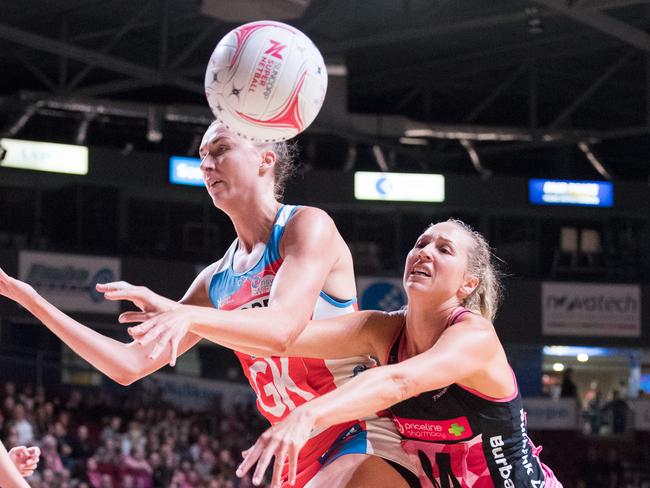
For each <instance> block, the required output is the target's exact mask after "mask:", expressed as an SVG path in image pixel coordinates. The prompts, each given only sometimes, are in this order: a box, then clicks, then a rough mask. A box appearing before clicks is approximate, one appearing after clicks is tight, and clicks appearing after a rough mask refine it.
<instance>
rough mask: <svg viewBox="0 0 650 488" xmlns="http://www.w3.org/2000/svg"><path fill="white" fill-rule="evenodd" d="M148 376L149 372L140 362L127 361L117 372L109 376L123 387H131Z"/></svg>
mask: <svg viewBox="0 0 650 488" xmlns="http://www.w3.org/2000/svg"><path fill="white" fill-rule="evenodd" d="M146 375H147V370H146V368H145V365H144V364H140V361H137V360H135V361H126V362H125V364H123V365H121V366H120V367H119V368H118V369H116V370H115V371H112V372H111V374H109V376H110V378H111V379H112V380H113V381H115V382H116V383H118V384H120V385H122V386H129V385H132V384H133V383H135V382H136V381H138V380H139V379H141V378H144V377H145V376H146Z"/></svg>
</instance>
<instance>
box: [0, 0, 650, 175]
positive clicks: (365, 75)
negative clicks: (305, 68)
mask: <svg viewBox="0 0 650 488" xmlns="http://www.w3.org/2000/svg"><path fill="white" fill-rule="evenodd" d="M649 3H650V2H649V1H638V0H637V1H635V0H535V1H523V2H522V1H518V0H372V1H369V0H365V1H362V0H353V1H350V0H311V1H310V0H239V1H234V0H229V1H228V2H226V1H220V0H203V1H194V0H175V1H173V0H143V1H141V2H133V1H131V0H58V1H56V2H54V1H51V0H22V1H20V2H16V1H9V0H0V11H1V12H2V16H1V17H0V73H1V74H2V75H1V76H0V124H1V125H0V128H1V130H2V134H3V135H4V136H5V137H16V138H25V139H41V140H42V139H47V140H53V141H60V142H78V143H87V144H94V145H105V146H116V147H120V148H123V149H125V150H131V149H133V148H135V149H142V150H153V151H165V152H169V153H176V154H185V153H190V154H191V153H194V152H195V151H196V146H197V144H198V141H199V137H200V134H201V133H202V131H203V130H204V128H205V126H206V124H207V123H208V121H209V120H210V114H209V111H208V110H207V104H206V102H205V99H204V95H203V86H202V85H203V74H204V70H205V65H206V63H207V60H208V58H209V56H210V53H211V52H212V49H213V48H214V45H215V44H216V42H217V41H218V40H219V39H220V38H221V36H223V35H224V34H225V33H226V32H228V31H229V30H230V29H232V28H233V27H235V26H236V25H238V24H240V23H242V22H244V21H250V20H258V19H261V18H275V19H278V20H281V19H284V20H285V21H286V22H288V23H291V24H293V25H294V26H296V27H298V28H300V29H302V30H303V31H305V32H306V33H307V34H308V35H309V36H310V37H311V38H312V39H313V40H314V42H315V43H316V45H317V46H318V47H319V48H320V49H321V51H322V52H323V54H324V56H325V58H326V62H327V63H328V65H329V66H330V67H331V69H332V75H331V77H330V92H329V94H328V99H327V102H326V107H325V108H324V109H323V112H322V113H321V115H319V117H318V119H317V121H316V123H315V124H314V126H313V127H312V128H310V129H309V130H308V132H307V133H305V134H304V135H302V136H301V137H300V145H301V149H302V154H303V159H304V160H305V162H306V163H307V166H308V167H318V168H333V169H341V170H351V169H353V168H357V169H359V168H363V169H376V168H382V169H387V168H388V169H394V170H404V171H443V172H458V173H468V172H479V173H481V174H483V175H484V176H485V177H489V175H490V174H503V175H524V176H548V177H556V178H560V177H564V178H590V179H600V178H603V177H611V178H613V179H627V180H629V179H636V180H639V179H641V180H643V181H647V182H649V183H650V180H649V175H650V162H649V159H648V155H649V154H650V143H649V142H650V138H649V137H648V136H649V133H650V34H648V32H647V31H648V27H650V6H649V5H648V4H649ZM337 73H338V74H337ZM346 102H347V103H346ZM158 121H162V122H161V124H160V125H158ZM158 128H159V129H160V130H161V132H162V140H160V142H152V141H151V140H148V138H147V135H148V134H149V136H151V135H152V134H151V132H152V129H158ZM154 132H155V130H154ZM407 134H408V135H413V134H415V135H416V136H417V137H416V139H415V140H414V139H413V138H407V139H404V136H405V135H407ZM150 139H155V134H154V137H150ZM599 173H600V174H599Z"/></svg>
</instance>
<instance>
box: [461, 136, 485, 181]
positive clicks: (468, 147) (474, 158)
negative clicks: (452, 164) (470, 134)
mask: <svg viewBox="0 0 650 488" xmlns="http://www.w3.org/2000/svg"><path fill="white" fill-rule="evenodd" d="M458 142H460V144H461V146H463V147H464V148H465V151H467V155H468V156H469V159H470V161H471V162H472V166H474V169H475V170H476V171H477V172H478V174H480V175H481V177H482V178H483V179H484V180H485V179H488V178H489V177H490V176H492V171H490V170H489V169H487V168H486V167H484V166H483V165H482V164H481V158H480V157H479V155H478V152H476V148H475V147H474V144H472V142H471V141H468V140H467V139H460V140H459V141H458Z"/></svg>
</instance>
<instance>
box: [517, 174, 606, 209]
mask: <svg viewBox="0 0 650 488" xmlns="http://www.w3.org/2000/svg"><path fill="white" fill-rule="evenodd" d="M528 198H529V200H530V203H532V204H535V205H584V206H588V207H611V206H613V205H614V185H613V184H612V183H611V182H609V181H573V180H542V179H531V180H528Z"/></svg>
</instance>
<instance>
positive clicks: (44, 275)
mask: <svg viewBox="0 0 650 488" xmlns="http://www.w3.org/2000/svg"><path fill="white" fill-rule="evenodd" d="M18 276H19V278H20V279H21V280H22V281H25V282H27V283H29V284H30V285H32V286H33V287H34V289H35V290H36V291H37V292H38V293H39V294H40V295H42V296H43V297H44V298H45V299H46V300H48V301H50V302H51V303H52V304H53V305H55V306H56V307H57V308H60V309H61V310H65V311H69V312H91V313H110V314H114V313H118V312H119V311H120V303H119V302H112V301H109V300H105V299H104V296H103V294H101V293H97V291H95V284H96V283H107V282H109V281H116V280H119V279H120V276H121V262H120V260H119V259H118V258H110V257H102V256H80V255H75V254H56V253H49V252H33V251H21V252H20V256H19V258H18Z"/></svg>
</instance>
